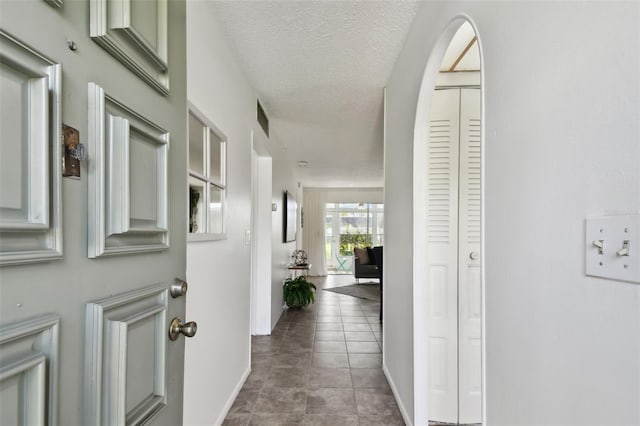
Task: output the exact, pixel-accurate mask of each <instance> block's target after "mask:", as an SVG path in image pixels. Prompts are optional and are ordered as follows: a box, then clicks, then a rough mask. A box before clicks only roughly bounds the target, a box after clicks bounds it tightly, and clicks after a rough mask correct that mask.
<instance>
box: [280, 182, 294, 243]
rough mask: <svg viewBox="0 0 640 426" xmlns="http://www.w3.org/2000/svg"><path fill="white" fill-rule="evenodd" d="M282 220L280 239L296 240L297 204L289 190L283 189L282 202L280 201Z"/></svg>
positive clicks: (286, 241) (285, 240)
mask: <svg viewBox="0 0 640 426" xmlns="http://www.w3.org/2000/svg"><path fill="white" fill-rule="evenodd" d="M282 205H283V206H284V208H283V209H282V210H283V212H284V214H283V216H284V222H283V224H282V240H283V241H284V242H285V243H288V242H291V241H295V240H296V222H297V216H296V215H297V211H298V204H297V203H296V199H295V198H294V197H293V195H292V194H291V193H290V192H289V191H284V202H283V203H282Z"/></svg>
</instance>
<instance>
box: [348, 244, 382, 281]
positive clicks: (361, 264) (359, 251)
mask: <svg viewBox="0 0 640 426" xmlns="http://www.w3.org/2000/svg"><path fill="white" fill-rule="evenodd" d="M369 250H370V249H369ZM353 275H354V276H355V278H356V283H357V284H360V278H379V276H380V275H379V273H378V266H377V265H376V263H375V261H374V259H372V258H371V257H370V256H369V252H368V250H367V249H366V248H358V247H356V248H354V249H353Z"/></svg>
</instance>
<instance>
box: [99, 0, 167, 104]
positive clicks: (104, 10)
mask: <svg viewBox="0 0 640 426" xmlns="http://www.w3.org/2000/svg"><path fill="white" fill-rule="evenodd" d="M90 4H91V37H92V38H93V39H94V40H95V41H96V42H97V43H98V44H99V45H101V46H102V47H103V48H104V49H105V50H106V51H107V52H109V53H110V54H111V55H113V57H115V58H116V59H117V60H118V61H120V62H121V63H122V64H123V65H124V66H125V67H127V68H128V69H129V70H131V71H132V72H134V73H135V74H136V75H137V76H138V77H140V78H141V79H142V80H144V81H145V82H146V83H147V84H149V85H151V87H153V88H154V89H156V90H158V91H159V92H160V93H162V94H165V95H166V94H168V93H169V56H168V37H169V31H168V15H167V13H168V12H167V10H168V9H167V0H92V1H91V2H90Z"/></svg>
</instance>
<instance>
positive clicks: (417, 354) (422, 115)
mask: <svg viewBox="0 0 640 426" xmlns="http://www.w3.org/2000/svg"><path fill="white" fill-rule="evenodd" d="M465 22H468V23H469V24H471V26H472V28H473V30H474V31H475V33H476V37H477V43H478V49H479V51H480V103H481V105H480V119H481V122H482V123H483V125H482V127H481V141H482V142H481V146H480V156H481V159H480V164H481V165H480V168H481V171H480V176H481V178H480V179H481V184H480V193H481V197H480V216H481V220H480V240H481V241H480V252H481V253H482V254H483V255H482V256H481V258H480V270H481V272H480V280H481V304H482V306H481V310H482V315H481V320H482V325H481V336H482V349H481V353H482V355H481V356H482V361H481V363H482V365H481V369H482V417H481V418H482V424H486V420H487V419H486V416H487V414H486V394H487V392H486V384H487V381H486V312H485V306H486V305H485V270H486V268H485V264H486V263H485V258H486V256H484V253H485V241H486V239H485V209H484V206H485V199H484V196H485V163H486V162H485V146H486V143H485V141H486V138H485V128H486V125H485V124H484V123H485V105H484V87H485V84H484V61H483V49H482V38H481V36H480V32H479V31H478V27H477V25H476V24H475V22H474V21H473V19H471V18H470V17H469V16H468V15H465V14H459V15H456V16H455V17H454V18H452V19H451V20H450V21H449V23H448V24H447V26H446V27H445V29H444V30H443V31H442V32H441V34H440V36H439V37H438V40H437V42H436V43H435V45H434V48H433V50H432V51H431V54H430V56H429V59H428V61H427V64H426V66H425V71H424V75H423V78H422V83H421V85H420V92H419V93H418V104H417V107H416V117H415V126H414V137H413V170H414V171H413V234H414V239H413V388H414V389H413V391H414V413H413V415H414V424H427V423H428V419H429V407H428V395H429V387H428V380H429V372H428V363H427V362H425V360H427V359H428V357H429V353H428V342H427V339H426V336H427V335H428V324H429V321H428V316H427V311H426V309H425V308H424V303H423V302H424V300H427V298H428V294H427V286H426V285H425V280H426V279H428V275H427V272H428V271H427V264H428V263H427V262H426V261H425V260H426V259H428V256H429V250H428V242H427V238H426V235H427V221H426V220H423V219H424V218H425V217H426V216H427V205H426V199H425V197H424V194H426V193H427V173H425V172H424V171H425V170H428V166H429V165H428V151H427V150H428V146H427V143H426V141H428V137H429V123H428V120H427V119H426V117H428V116H429V111H430V108H431V100H432V97H433V93H434V90H435V88H436V81H437V78H438V74H439V72H440V71H439V70H440V65H441V64H442V60H443V58H444V54H445V52H446V50H447V48H448V46H449V44H450V43H451V40H452V39H453V36H454V35H455V33H456V32H457V31H458V29H459V28H460V26H462V24H464V23H465ZM422 401H425V403H421V402H422Z"/></svg>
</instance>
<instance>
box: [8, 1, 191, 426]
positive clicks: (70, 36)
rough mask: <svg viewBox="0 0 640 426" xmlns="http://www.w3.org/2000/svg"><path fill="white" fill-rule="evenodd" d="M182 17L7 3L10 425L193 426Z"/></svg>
mask: <svg viewBox="0 0 640 426" xmlns="http://www.w3.org/2000/svg"><path fill="white" fill-rule="evenodd" d="M184 8H185V5H184V2H170V1H166V0H157V1H145V0H130V1H125V2H119V1H115V0H92V1H91V2H89V1H70V0H48V1H44V0H24V1H3V2H2V6H1V9H2V10H1V13H0V30H1V34H0V96H1V97H2V103H1V105H0V119H1V121H0V129H1V131H0V265H1V266H0V278H1V283H0V296H1V297H0V300H1V302H0V303H1V305H0V308H1V309H0V406H1V407H2V409H1V414H0V415H1V417H0V423H1V424H3V425H4V424H7V425H12V424H25V425H49V426H54V425H116V424H117V425H125V424H127V425H129V424H142V423H146V424H153V425H178V424H181V422H182V399H183V396H182V395H183V388H182V387H183V384H182V382H183V380H182V377H183V370H184V356H183V354H184V344H185V338H184V337H183V336H182V335H181V334H178V336H177V339H176V340H170V339H169V328H170V324H171V322H172V320H173V319H174V318H179V319H180V320H182V321H184V320H186V318H185V316H184V315H185V312H184V306H185V296H184V295H182V296H181V295H180V292H179V291H177V292H174V295H175V296H176V297H175V298H174V297H173V296H172V295H171V294H170V291H169V288H170V286H171V285H172V284H174V283H177V284H178V288H181V282H180V281H179V280H178V281H176V280H175V279H176V278H178V279H183V278H184V277H185V252H186V236H185V234H186V226H187V214H186V212H187V209H186V206H187V204H186V193H187V190H186V188H187V186H186V175H187V174H186V148H185V137H186V116H187V105H186V72H185V71H186V70H185V59H186V58H185V53H184V46H185V38H186V36H185V25H186V23H185V13H184V12H185V11H184ZM63 125H65V126H66V127H64V130H63ZM74 129H75V130H74ZM75 131H77V132H75ZM63 138H64V139H65V140H66V141H68V142H70V147H71V148H73V147H75V146H76V144H77V142H80V143H81V144H82V146H84V147H85V148H86V154H87V156H86V159H85V160H83V161H81V162H80V163H79V165H78V164H75V159H73V158H72V157H71V156H70V155H67V156H66V157H65V162H66V166H67V167H65V169H69V170H65V172H69V173H71V174H74V173H77V171H78V170H79V171H80V177H79V178H78V177H62V173H63V170H62V166H61V164H62V158H61V157H63V156H64V153H61V151H62V149H61V146H62V140H63ZM80 152H81V150H80V149H78V150H76V151H75V154H76V155H79V156H80V157H82V155H80V154H79V153H80ZM175 331H180V327H175ZM182 331H183V332H184V333H186V334H189V333H193V332H194V331H195V329H194V328H193V327H185V328H183V329H182ZM174 337H176V336H174Z"/></svg>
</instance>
